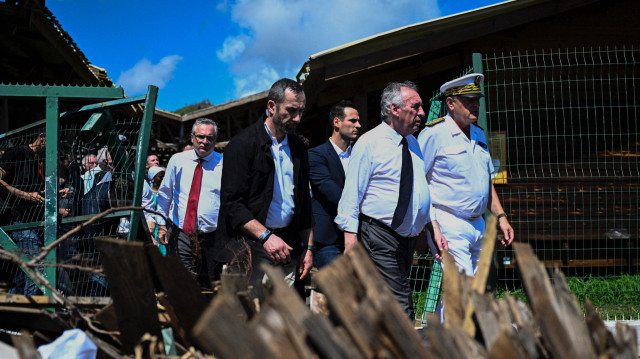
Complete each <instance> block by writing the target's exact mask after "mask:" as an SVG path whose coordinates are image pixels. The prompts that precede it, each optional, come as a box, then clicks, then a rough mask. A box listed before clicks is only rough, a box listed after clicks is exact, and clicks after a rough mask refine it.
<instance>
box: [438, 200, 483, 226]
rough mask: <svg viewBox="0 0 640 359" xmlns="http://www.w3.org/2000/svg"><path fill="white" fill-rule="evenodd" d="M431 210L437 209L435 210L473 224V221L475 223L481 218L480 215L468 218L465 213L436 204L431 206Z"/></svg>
mask: <svg viewBox="0 0 640 359" xmlns="http://www.w3.org/2000/svg"><path fill="white" fill-rule="evenodd" d="M433 208H437V209H439V210H441V211H445V212H447V213H449V214H451V215H454V216H456V217H458V218H462V219H466V220H467V221H471V222H473V221H475V220H477V219H480V217H482V215H479V216H474V217H470V216H468V215H467V214H466V213H464V212H462V211H456V210H454V209H451V208H449V207H447V206H443V205H441V204H436V203H434V204H433Z"/></svg>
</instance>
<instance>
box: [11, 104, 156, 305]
mask: <svg viewBox="0 0 640 359" xmlns="http://www.w3.org/2000/svg"><path fill="white" fill-rule="evenodd" d="M153 97H154V98H153V104H155V92H154V93H153ZM144 98H146V97H145V96H142V100H144ZM120 101H121V104H120V106H121V107H124V110H123V111H109V110H107V111H105V110H104V109H102V108H101V107H100V106H95V108H89V109H80V111H78V112H76V113H67V114H65V115H63V116H61V117H60V120H59V123H58V126H57V133H58V138H53V139H51V138H47V136H46V134H47V133H48V132H47V126H55V125H56V124H55V123H51V121H48V122H49V123H47V121H40V122H38V123H36V124H33V125H30V126H26V127H23V128H21V129H18V130H15V131H12V132H10V133H6V134H3V135H1V136H0V168H2V172H3V173H2V181H3V183H2V186H1V187H0V214H1V218H2V220H1V221H2V222H1V223H0V226H2V227H1V229H2V230H3V231H4V233H6V234H7V235H8V237H5V236H3V238H2V248H3V249H5V250H10V251H13V252H14V253H17V254H19V255H21V257H22V259H23V260H24V261H29V260H30V259H32V258H34V257H36V256H38V255H39V254H40V253H42V251H43V247H45V246H46V245H48V244H50V243H51V242H53V240H55V239H56V238H60V237H62V236H64V235H65V234H66V233H68V232H69V231H71V230H72V229H73V228H75V227H76V226H78V225H80V224H82V223H84V222H86V221H88V220H89V219H91V218H93V217H95V215H96V214H98V213H101V212H103V211H105V210H108V209H110V208H116V207H124V206H131V205H132V204H134V194H136V191H135V189H136V180H137V178H136V177H137V176H136V171H137V170H138V171H139V170H140V169H141V170H142V171H144V163H143V164H142V165H140V164H139V163H137V162H139V161H140V159H141V158H146V146H142V145H141V142H144V141H143V137H144V136H147V138H148V132H149V129H150V126H149V125H146V124H145V122H146V121H151V117H150V116H148V112H147V111H151V113H153V107H154V105H152V106H151V108H150V109H146V110H147V111H145V114H144V115H130V114H131V113H134V114H135V113H141V112H142V111H136V109H133V108H126V107H130V106H131V103H135V102H134V101H136V100H135V99H126V100H120ZM137 102H141V100H138V101H137ZM117 105H118V104H117V101H116V103H114V104H112V106H106V107H117ZM54 119H55V118H54ZM56 122H58V121H56ZM141 148H142V149H143V151H144V153H139V152H140V151H141ZM50 158H54V159H57V161H55V160H54V161H53V163H55V164H56V165H57V178H52V177H48V176H46V174H47V173H50V172H51V171H47V166H49V164H50V163H52V162H51V161H50V160H48V159H50ZM56 162H57V163H56ZM52 185H53V187H54V188H56V189H57V190H56V191H55V192H54V193H56V192H57V194H58V195H57V198H53V199H51V198H50V197H51V196H47V195H46V194H45V186H52ZM141 185H142V184H140V186H141ZM138 193H140V190H138ZM137 195H138V196H140V194H137ZM137 202H138V204H139V200H138V201H137ZM130 218H131V213H130V212H129V211H121V212H115V213H113V214H110V215H107V216H105V217H104V218H102V219H100V220H97V221H94V222H93V223H91V224H89V225H86V223H85V226H84V227H83V228H82V229H81V230H80V231H79V232H77V233H75V234H73V235H70V236H68V238H67V239H66V240H64V241H63V242H62V243H60V244H59V245H58V246H57V250H54V251H52V252H51V253H55V255H49V256H46V257H45V258H42V260H41V261H38V265H39V266H40V267H39V271H40V272H41V274H43V275H44V276H45V278H46V279H48V280H49V282H51V284H53V285H54V287H56V288H57V290H59V291H60V292H62V293H63V294H64V295H75V296H108V285H107V281H106V279H105V277H104V275H103V274H102V271H101V266H100V256H99V253H98V252H97V250H96V248H95V244H94V238H95V237H97V236H118V237H121V238H128V237H129V236H130V235H129V231H130V229H131V227H132V226H130V223H129V219H130ZM51 220H53V222H54V231H53V232H55V233H54V235H53V238H49V237H52V234H51V233H52V232H51V231H50V232H49V233H47V235H45V232H46V231H45V228H46V223H47V222H48V221H51ZM51 271H53V272H51ZM0 278H1V280H2V282H3V285H4V286H5V289H6V290H8V292H9V293H14V294H25V295H37V294H41V293H42V292H45V290H44V288H43V287H42V286H39V285H37V284H36V283H34V281H33V280H32V279H31V278H29V277H28V276H26V275H25V273H24V272H23V271H22V269H21V268H20V267H19V266H18V265H16V264H15V263H12V262H9V261H0Z"/></svg>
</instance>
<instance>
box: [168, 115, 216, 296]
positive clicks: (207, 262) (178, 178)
mask: <svg viewBox="0 0 640 359" xmlns="http://www.w3.org/2000/svg"><path fill="white" fill-rule="evenodd" d="M217 135H218V126H217V124H216V123H215V122H214V121H212V120H209V119H206V118H200V119H197V120H196V122H195V123H194V124H193V128H192V130H191V140H192V141H193V144H194V149H193V150H191V151H185V152H179V153H177V154H175V155H173V156H172V157H171V159H170V160H169V164H168V165H167V170H166V173H165V176H164V180H163V181H162V184H161V185H160V188H159V190H158V212H160V213H161V214H163V215H164V216H165V217H166V218H169V219H171V221H172V222H173V225H172V226H171V227H170V228H169V229H167V226H166V225H165V223H164V221H163V220H161V219H158V225H159V229H158V239H159V240H160V242H161V243H163V244H167V243H168V244H169V248H170V249H171V251H172V252H174V253H177V255H178V257H179V258H180V259H181V260H182V263H183V264H184V265H185V267H186V268H187V269H188V270H189V271H190V273H191V274H192V275H193V276H194V278H196V279H197V280H198V281H199V282H200V284H201V285H202V286H204V287H209V286H210V284H211V281H213V280H215V279H216V278H217V276H218V275H219V273H220V264H219V263H217V262H215V261H214V256H213V246H214V243H215V238H216V229H217V227H218V211H219V208H220V179H221V175H222V155H221V154H219V153H217V152H215V151H214V150H213V149H214V145H215V143H216V139H217ZM167 239H168V240H167Z"/></svg>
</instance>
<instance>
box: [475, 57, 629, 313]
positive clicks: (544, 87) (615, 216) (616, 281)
mask: <svg viewBox="0 0 640 359" xmlns="http://www.w3.org/2000/svg"><path fill="white" fill-rule="evenodd" d="M638 60H640V50H639V49H637V48H625V47H623V48H604V49H603V48H598V49H574V50H557V51H556V50H554V51H540V52H537V51H534V52H525V53H515V54H492V55H484V56H483V59H482V67H483V72H484V75H485V85H484V88H485V94H486V114H487V123H488V126H487V127H488V128H487V129H485V131H486V133H487V134H488V135H489V142H490V144H489V145H490V148H491V153H492V156H493V158H494V162H496V161H497V162H499V163H497V164H499V166H500V169H499V176H500V178H499V181H497V182H496V190H497V191H498V194H499V196H500V198H501V201H502V204H503V206H504V207H505V210H506V213H507V214H508V215H509V218H510V222H511V224H512V226H513V227H514V229H515V231H516V237H517V240H519V241H524V242H528V243H530V244H531V245H532V246H533V248H534V249H535V251H536V254H537V255H538V257H539V258H540V259H541V260H542V261H544V263H545V265H546V266H547V267H548V268H551V267H552V266H559V267H560V268H561V269H562V270H563V271H564V272H565V273H566V274H567V276H568V277H569V283H570V286H571V287H572V288H571V289H572V290H573V291H574V293H575V294H576V295H577V296H578V298H579V299H581V298H582V299H584V298H587V297H588V298H590V299H591V300H592V301H593V302H594V303H595V305H596V307H597V308H598V310H599V311H600V313H601V316H602V317H604V318H607V317H609V318H611V319H629V318H636V319H637V318H638V313H639V312H638V310H639V308H640V280H638V279H640V278H639V277H638V254H639V251H638V234H639V221H638V212H639V211H638V209H639V207H640V192H639V178H640V172H639V169H638V165H639V163H638V162H639V161H638V159H639V157H640V151H639V148H638V146H639V144H640V138H639V136H638V132H639V131H638V121H637V118H638V114H639V112H640V109H639V104H638V96H637V90H638V89H640V76H639V73H640V72H639V70H640V66H639V64H638ZM497 263H498V280H499V285H502V286H503V287H504V288H506V289H509V290H517V289H518V288H520V283H519V279H518V276H517V274H516V273H515V271H514V265H515V261H514V256H513V253H512V251H511V249H509V248H507V249H502V250H498V252H497Z"/></svg>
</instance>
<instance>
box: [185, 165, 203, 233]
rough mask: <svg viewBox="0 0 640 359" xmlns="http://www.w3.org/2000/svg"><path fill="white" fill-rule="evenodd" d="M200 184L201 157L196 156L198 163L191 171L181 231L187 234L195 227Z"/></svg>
mask: <svg viewBox="0 0 640 359" xmlns="http://www.w3.org/2000/svg"><path fill="white" fill-rule="evenodd" d="M201 184H202V158H198V165H197V166H196V170H195V171H193V180H192V181H191V189H190V190H189V201H188V202H187V213H185V215H184V223H183V225H182V231H183V232H184V233H186V234H187V235H190V234H191V233H193V231H194V230H195V228H196V214H197V213H198V199H200V185H201Z"/></svg>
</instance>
